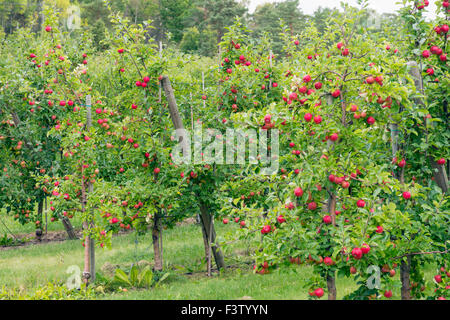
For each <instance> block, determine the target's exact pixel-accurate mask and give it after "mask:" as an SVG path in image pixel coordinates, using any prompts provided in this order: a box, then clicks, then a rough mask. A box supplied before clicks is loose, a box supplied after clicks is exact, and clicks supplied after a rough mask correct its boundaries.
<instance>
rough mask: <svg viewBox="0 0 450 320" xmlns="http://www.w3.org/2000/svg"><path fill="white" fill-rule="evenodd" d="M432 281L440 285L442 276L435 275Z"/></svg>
mask: <svg viewBox="0 0 450 320" xmlns="http://www.w3.org/2000/svg"><path fill="white" fill-rule="evenodd" d="M434 281H436V282H437V283H441V282H442V276H441V275H440V274H438V275H435V276H434Z"/></svg>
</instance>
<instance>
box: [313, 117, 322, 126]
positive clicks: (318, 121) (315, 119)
mask: <svg viewBox="0 0 450 320" xmlns="http://www.w3.org/2000/svg"><path fill="white" fill-rule="evenodd" d="M314 122H315V123H316V124H319V123H321V122H322V117H321V116H315V117H314Z"/></svg>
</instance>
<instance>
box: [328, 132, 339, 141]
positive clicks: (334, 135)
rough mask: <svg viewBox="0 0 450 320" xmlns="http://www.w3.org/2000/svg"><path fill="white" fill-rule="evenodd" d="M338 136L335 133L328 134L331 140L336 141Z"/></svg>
mask: <svg viewBox="0 0 450 320" xmlns="http://www.w3.org/2000/svg"><path fill="white" fill-rule="evenodd" d="M338 138H339V136H338V134H337V133H333V134H332V135H331V136H330V140H331V141H337V139H338Z"/></svg>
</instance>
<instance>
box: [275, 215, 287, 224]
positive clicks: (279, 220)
mask: <svg viewBox="0 0 450 320" xmlns="http://www.w3.org/2000/svg"><path fill="white" fill-rule="evenodd" d="M277 221H278V223H280V224H281V223H284V222H286V219H285V218H284V217H283V216H278V217H277Z"/></svg>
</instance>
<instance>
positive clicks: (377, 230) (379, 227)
mask: <svg viewBox="0 0 450 320" xmlns="http://www.w3.org/2000/svg"><path fill="white" fill-rule="evenodd" d="M375 232H376V233H383V227H382V226H378V227H377V229H376V230H375Z"/></svg>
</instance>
